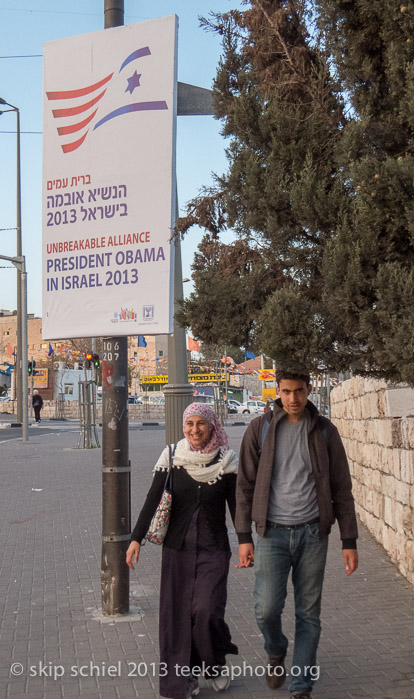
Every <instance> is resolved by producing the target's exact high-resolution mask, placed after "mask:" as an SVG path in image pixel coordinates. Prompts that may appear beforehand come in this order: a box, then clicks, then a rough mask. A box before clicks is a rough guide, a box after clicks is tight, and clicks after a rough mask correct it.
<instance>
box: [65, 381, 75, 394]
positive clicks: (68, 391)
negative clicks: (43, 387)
mask: <svg viewBox="0 0 414 699" xmlns="http://www.w3.org/2000/svg"><path fill="white" fill-rule="evenodd" d="M65 396H73V383H65Z"/></svg>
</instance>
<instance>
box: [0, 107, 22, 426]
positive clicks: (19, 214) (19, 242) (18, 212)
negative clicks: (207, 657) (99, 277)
mask: <svg viewBox="0 0 414 699" xmlns="http://www.w3.org/2000/svg"><path fill="white" fill-rule="evenodd" d="M1 104H3V105H7V107H10V109H7V110H5V111H12V112H15V113H16V138H17V142H16V233H17V246H16V257H21V256H22V196H21V177H20V112H19V109H18V107H15V106H14V105H13V104H10V102H6V100H4V99H2V98H1V97H0V105H1ZM2 113H3V112H0V114H2ZM21 274H22V273H21V270H20V269H19V267H17V343H16V344H17V357H16V368H17V371H16V397H17V422H23V383H24V381H27V376H24V374H23V353H22V341H23V338H22V277H21Z"/></svg>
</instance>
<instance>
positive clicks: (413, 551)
mask: <svg viewBox="0 0 414 699" xmlns="http://www.w3.org/2000/svg"><path fill="white" fill-rule="evenodd" d="M404 563H405V564H406V569H407V570H408V571H409V572H410V573H413V572H414V541H413V540H412V539H411V540H408V541H407V540H405V547H404Z"/></svg>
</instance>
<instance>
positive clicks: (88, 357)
mask: <svg viewBox="0 0 414 699" xmlns="http://www.w3.org/2000/svg"><path fill="white" fill-rule="evenodd" d="M84 356H85V363H86V364H85V365H86V368H87V369H90V368H91V362H92V355H91V353H90V352H86V354H85V355H84Z"/></svg>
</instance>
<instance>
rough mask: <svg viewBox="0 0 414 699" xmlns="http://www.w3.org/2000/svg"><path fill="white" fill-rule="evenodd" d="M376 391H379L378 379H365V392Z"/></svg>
mask: <svg viewBox="0 0 414 699" xmlns="http://www.w3.org/2000/svg"><path fill="white" fill-rule="evenodd" d="M376 391H378V381H375V379H364V393H365V394H366V393H372V392H376Z"/></svg>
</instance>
